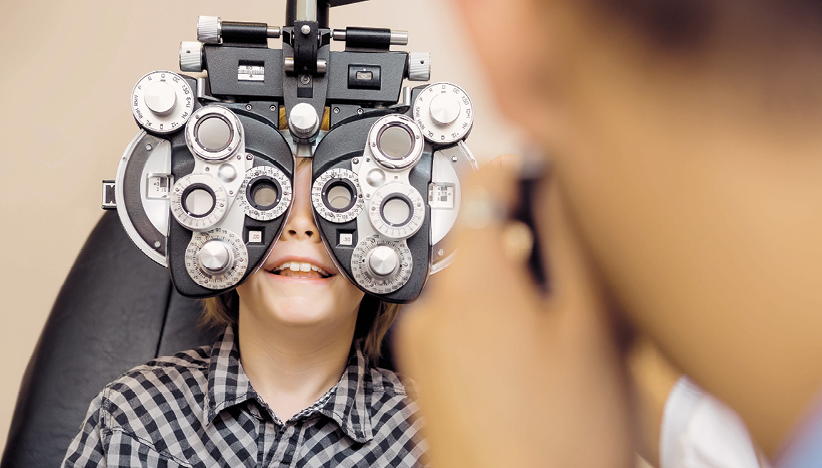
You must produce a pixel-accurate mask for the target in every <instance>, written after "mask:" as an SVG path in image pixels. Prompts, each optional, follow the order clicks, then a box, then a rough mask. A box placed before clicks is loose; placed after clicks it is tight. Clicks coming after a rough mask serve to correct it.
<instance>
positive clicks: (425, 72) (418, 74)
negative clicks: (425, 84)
mask: <svg viewBox="0 0 822 468" xmlns="http://www.w3.org/2000/svg"><path fill="white" fill-rule="evenodd" d="M430 79H431V54H429V53H428V52H410V53H409V54H408V81H428V80H430Z"/></svg>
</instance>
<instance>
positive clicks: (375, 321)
mask: <svg viewBox="0 0 822 468" xmlns="http://www.w3.org/2000/svg"><path fill="white" fill-rule="evenodd" d="M239 307H240V296H239V295H238V294H237V291H231V292H227V293H225V294H221V295H219V296H216V297H210V298H208V299H205V300H203V315H202V317H201V319H200V321H201V323H202V324H203V325H205V326H208V327H215V328H216V327H225V326H227V325H236V324H237V321H238V320H239ZM401 308H402V305H400V304H392V303H390V302H384V301H380V300H379V299H377V298H375V297H372V296H368V295H366V296H365V297H364V298H363V300H362V301H361V302H360V309H359V311H358V312H357V326H356V330H355V331H354V340H355V341H359V342H360V343H361V346H362V351H363V354H365V355H366V357H367V358H368V360H369V361H370V362H371V365H377V363H378V362H379V359H380V354H381V350H382V340H383V338H384V337H385V334H386V332H388V329H389V328H391V324H392V323H394V319H395V318H397V314H398V313H399V311H400V309H401Z"/></svg>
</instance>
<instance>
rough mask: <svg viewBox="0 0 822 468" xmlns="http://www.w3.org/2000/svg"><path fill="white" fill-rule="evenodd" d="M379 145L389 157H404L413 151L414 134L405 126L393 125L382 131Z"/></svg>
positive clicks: (381, 150) (378, 139) (382, 151)
mask: <svg viewBox="0 0 822 468" xmlns="http://www.w3.org/2000/svg"><path fill="white" fill-rule="evenodd" d="M377 146H378V147H379V150H380V152H381V153H382V154H384V155H385V156H386V157H387V158H389V159H402V158H404V157H406V156H408V155H409V154H410V153H411V149H412V148H413V147H414V136H413V135H411V132H409V131H408V130H407V129H406V128H405V127H404V126H401V125H391V126H389V127H387V128H386V129H384V130H383V131H381V132H380V134H379V136H378V137H377Z"/></svg>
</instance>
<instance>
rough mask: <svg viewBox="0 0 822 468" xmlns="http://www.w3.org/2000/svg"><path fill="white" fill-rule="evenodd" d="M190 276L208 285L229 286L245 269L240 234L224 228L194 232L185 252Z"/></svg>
mask: <svg viewBox="0 0 822 468" xmlns="http://www.w3.org/2000/svg"><path fill="white" fill-rule="evenodd" d="M185 262H186V270H187V271H188V274H189V276H191V279H192V280H194V282H195V283H197V284H199V285H200V286H202V287H204V288H208V289H226V288H230V287H232V286H234V285H236V284H237V283H239V282H240V280H242V279H243V275H245V272H246V270H247V269H248V251H247V250H246V248H245V244H244V243H243V241H242V238H241V237H240V236H239V235H237V234H235V233H234V232H232V231H229V230H228V229H223V228H216V229H213V230H211V231H205V232H195V233H194V236H192V238H191V242H189V244H188V247H187V248H186V253H185Z"/></svg>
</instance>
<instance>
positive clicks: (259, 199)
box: [238, 166, 292, 221]
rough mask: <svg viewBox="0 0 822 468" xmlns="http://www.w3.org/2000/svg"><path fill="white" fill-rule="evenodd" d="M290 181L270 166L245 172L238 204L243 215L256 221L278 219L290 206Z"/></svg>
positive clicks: (281, 172)
mask: <svg viewBox="0 0 822 468" xmlns="http://www.w3.org/2000/svg"><path fill="white" fill-rule="evenodd" d="M291 197H292V191H291V181H290V180H289V179H288V177H286V176H285V174H284V173H283V171H281V170H279V169H277V168H276V167H272V166H257V167H252V168H251V169H249V170H247V171H245V179H244V180H243V185H241V186H240V191H239V193H238V202H239V204H240V207H241V208H242V209H243V211H244V212H245V214H247V215H248V216H249V217H251V218H253V219H256V220H257V221H271V220H272V219H276V218H279V217H280V216H282V214H283V213H285V211H286V210H287V209H288V207H289V206H291Z"/></svg>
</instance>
